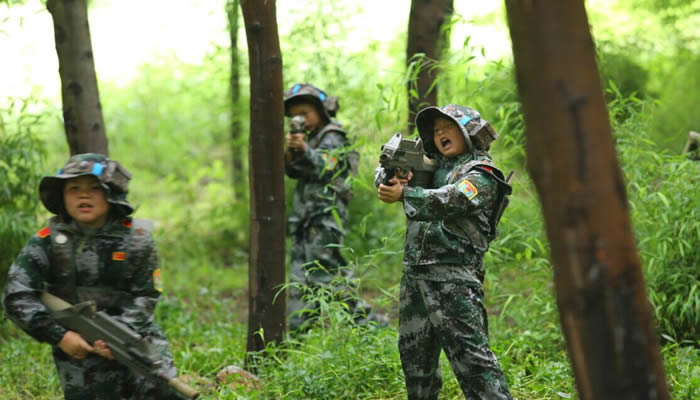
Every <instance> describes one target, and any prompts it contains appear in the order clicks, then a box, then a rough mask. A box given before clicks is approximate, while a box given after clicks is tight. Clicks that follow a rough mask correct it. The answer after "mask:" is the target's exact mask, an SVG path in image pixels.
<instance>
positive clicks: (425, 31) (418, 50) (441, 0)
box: [406, 0, 454, 135]
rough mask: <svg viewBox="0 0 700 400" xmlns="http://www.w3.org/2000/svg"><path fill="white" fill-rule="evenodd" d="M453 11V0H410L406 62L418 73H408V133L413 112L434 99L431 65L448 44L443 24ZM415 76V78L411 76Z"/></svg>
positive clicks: (413, 119)
mask: <svg viewBox="0 0 700 400" xmlns="http://www.w3.org/2000/svg"><path fill="white" fill-rule="evenodd" d="M453 12H454V5H453V0H411V11H410V14H409V18H408V43H407V44H408V45H407V48H406V64H407V65H408V67H409V69H411V70H413V71H415V72H417V73H414V74H410V76H409V79H408V83H407V89H408V134H409V135H410V134H411V133H412V132H413V128H414V122H415V117H416V113H417V112H418V111H419V110H420V109H421V108H423V107H426V106H434V105H436V103H437V95H438V91H437V87H436V86H435V79H436V77H437V71H436V70H435V69H434V68H432V67H433V66H434V64H435V62H436V61H437V60H439V59H440V56H441V54H440V53H441V52H442V51H443V50H444V49H446V46H449V31H446V30H445V29H443V27H444V24H445V23H446V22H449V20H450V18H451V16H452V14H453ZM412 63H413V66H411V65H412ZM414 76H415V79H410V78H412V77H414Z"/></svg>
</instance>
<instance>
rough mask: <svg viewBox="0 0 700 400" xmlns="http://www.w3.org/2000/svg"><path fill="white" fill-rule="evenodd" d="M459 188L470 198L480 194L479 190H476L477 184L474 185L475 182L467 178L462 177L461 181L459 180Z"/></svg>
mask: <svg viewBox="0 0 700 400" xmlns="http://www.w3.org/2000/svg"><path fill="white" fill-rule="evenodd" d="M457 190H459V191H460V192H462V193H463V194H464V195H465V196H467V198H468V199H469V200H471V199H473V198H474V197H476V195H477V194H479V191H478V190H476V186H474V184H473V183H471V182H469V181H468V180H467V179H462V180H461V181H459V182H457Z"/></svg>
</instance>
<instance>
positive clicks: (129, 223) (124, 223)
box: [122, 219, 131, 228]
mask: <svg viewBox="0 0 700 400" xmlns="http://www.w3.org/2000/svg"><path fill="white" fill-rule="evenodd" d="M122 225H124V226H126V227H127V228H131V220H130V219H125V220H123V221H122Z"/></svg>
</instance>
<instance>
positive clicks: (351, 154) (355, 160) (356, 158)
mask: <svg viewBox="0 0 700 400" xmlns="http://www.w3.org/2000/svg"><path fill="white" fill-rule="evenodd" d="M328 132H338V133H340V134H341V135H343V137H344V138H345V140H346V143H347V137H348V134H347V132H345V130H344V129H343V128H342V127H341V125H340V124H339V123H338V122H336V121H331V122H329V123H328V124H326V126H324V127H323V128H321V130H320V131H318V133H317V134H315V135H313V137H311V138H310V139H309V146H311V148H312V149H315V148H316V147H318V145H319V144H320V143H321V141H322V140H323V138H324V137H325V136H326V134H327V133H328ZM346 154H347V157H346V159H347V162H348V168H349V169H350V172H352V174H353V175H357V168H358V165H359V162H360V153H358V152H357V151H355V150H350V151H348V152H347V153H346Z"/></svg>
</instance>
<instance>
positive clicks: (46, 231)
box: [36, 226, 51, 239]
mask: <svg viewBox="0 0 700 400" xmlns="http://www.w3.org/2000/svg"><path fill="white" fill-rule="evenodd" d="M36 234H37V235H39V237H40V238H42V239H43V238H45V237H47V236H49V235H50V234H51V228H49V227H48V226H47V227H45V228H43V229H42V230H40V231H39V232H37V233H36Z"/></svg>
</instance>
